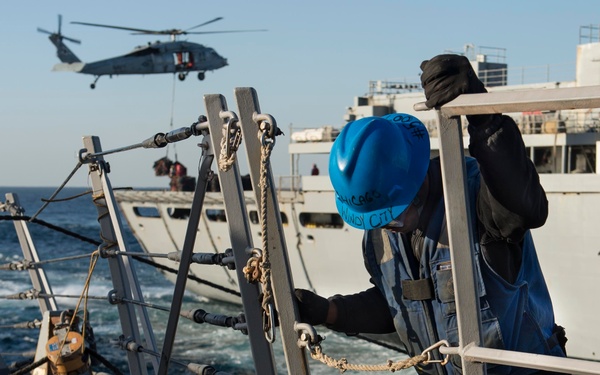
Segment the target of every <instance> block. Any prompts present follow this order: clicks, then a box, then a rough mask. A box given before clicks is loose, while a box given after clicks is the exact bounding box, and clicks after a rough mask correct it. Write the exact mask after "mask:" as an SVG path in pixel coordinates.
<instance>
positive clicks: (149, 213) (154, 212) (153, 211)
mask: <svg viewBox="0 0 600 375" xmlns="http://www.w3.org/2000/svg"><path fill="white" fill-rule="evenodd" d="M133 213H134V214H135V216H137V217H157V218H158V217H160V213H159V212H158V209H157V208H156V207H133Z"/></svg>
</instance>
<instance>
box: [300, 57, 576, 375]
mask: <svg viewBox="0 0 600 375" xmlns="http://www.w3.org/2000/svg"><path fill="white" fill-rule="evenodd" d="M421 70H422V71H423V73H422V75H421V83H422V86H423V89H424V91H425V97H426V99H427V101H426V105H427V107H429V108H435V107H439V106H442V105H444V104H445V103H448V102H450V101H451V100H453V99H454V98H456V97H457V96H458V95H461V94H469V93H484V92H487V91H486V89H485V88H484V85H483V83H482V82H481V81H480V80H479V79H478V78H477V76H476V74H475V72H474V71H473V68H472V67H471V64H470V63H469V61H468V59H466V58H465V57H464V56H459V55H439V56H436V57H434V58H432V59H431V60H427V61H424V62H423V63H422V64H421ZM467 120H468V123H469V126H468V131H469V134H470V145H469V151H470V155H471V157H468V158H466V167H467V171H466V174H467V185H468V186H467V190H468V199H469V202H470V207H469V208H468V209H469V210H470V213H471V215H470V217H471V222H470V223H469V225H470V227H471V229H472V232H473V233H474V236H473V238H474V239H473V242H474V243H473V248H474V249H475V267H476V272H475V274H476V282H477V285H478V289H479V290H478V293H479V297H480V303H479V304H480V308H481V320H482V336H483V345H484V346H485V347H489V348H498V349H506V350H516V351H524V352H529V353H538V354H548V355H555V356H561V357H563V356H565V353H566V352H565V349H564V344H565V342H566V337H565V334H564V329H563V328H562V327H560V326H558V325H556V324H555V321H554V313H553V308H552V302H551V299H550V295H549V293H548V289H547V286H546V283H545V280H544V276H543V274H542V271H541V268H540V265H539V263H538V259H537V255H536V250H535V248H534V244H533V241H532V238H531V233H530V229H532V228H536V227H539V226H541V225H543V224H544V222H545V220H546V217H547V215H548V201H547V199H546V195H545V192H544V190H543V188H542V186H541V185H540V182H539V176H538V174H537V172H536V170H535V167H534V165H533V163H532V162H531V161H530V159H529V158H528V157H527V153H526V151H525V146H524V144H523V140H522V137H521V134H520V132H519V130H518V128H517V125H516V124H515V122H514V120H512V119H511V118H510V117H508V116H505V115H501V114H494V115H473V116H467ZM429 155H430V145H429V137H428V134H427V130H426V127H425V126H424V125H423V123H422V122H421V121H419V120H418V119H417V118H415V117H413V116H411V115H408V114H391V115H387V116H383V117H367V118H362V119H359V120H356V121H353V122H350V123H348V124H347V125H346V126H345V127H344V128H343V130H342V132H341V133H340V135H339V136H338V137H337V139H336V140H335V142H334V144H333V147H332V150H331V154H330V160H329V171H330V178H331V182H332V184H333V187H334V189H335V192H336V205H337V209H338V212H339V213H340V215H341V216H342V218H343V219H344V221H345V222H346V223H348V224H349V225H351V226H353V227H356V228H359V229H364V230H365V233H364V239H363V256H364V261H365V265H366V267H367V270H368V272H369V274H370V276H371V282H372V283H373V284H374V286H373V287H372V288H370V289H368V290H366V291H362V292H359V293H357V294H353V295H345V296H342V295H335V296H332V297H330V298H328V299H326V298H324V297H321V296H318V295H316V294H314V293H312V292H310V291H307V290H304V289H296V291H295V296H296V299H297V302H298V308H299V310H300V315H301V318H302V320H303V321H305V322H307V323H310V324H313V325H318V324H325V325H327V327H329V328H331V329H333V330H336V331H340V332H345V333H392V332H396V333H397V334H398V336H399V338H400V341H401V342H402V344H403V345H404V346H405V349H406V351H407V352H408V353H409V355H411V356H414V355H418V354H421V353H422V352H423V350H424V349H426V348H428V347H429V346H431V345H433V344H435V343H436V342H438V341H439V340H448V342H449V343H450V344H451V345H452V346H457V345H458V332H457V325H456V324H457V323H456V315H455V314H456V310H455V303H454V298H455V296H454V288H453V282H452V265H451V262H450V253H449V246H448V233H447V223H446V217H445V211H444V210H445V208H444V198H443V189H442V177H441V171H440V161H439V158H433V159H430V157H429ZM486 366H487V373H488V374H529V373H534V372H536V371H537V370H535V369H523V368H516V367H509V366H501V365H493V364H487V365H486ZM417 371H418V372H419V373H421V374H455V373H461V360H460V357H458V356H451V360H450V363H448V364H446V365H445V366H442V365H439V364H429V365H425V366H424V365H421V366H418V367H417Z"/></svg>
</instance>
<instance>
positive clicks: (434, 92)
mask: <svg viewBox="0 0 600 375" xmlns="http://www.w3.org/2000/svg"><path fill="white" fill-rule="evenodd" d="M421 70H422V71H423V73H422V74H421V85H422V86H423V90H425V98H426V99H427V101H426V102H425V105H427V107H428V108H435V107H439V106H442V105H444V104H446V103H448V102H450V101H452V100H454V99H455V98H456V97H457V96H459V95H461V94H479V93H483V92H487V90H486V89H485V87H484V86H483V83H481V81H480V80H479V78H477V75H476V74H475V71H474V70H473V67H472V66H471V63H470V62H469V60H468V59H467V58H466V57H464V56H460V55H438V56H435V57H434V58H432V59H431V60H425V61H423V62H422V63H421Z"/></svg>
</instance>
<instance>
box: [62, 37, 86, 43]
mask: <svg viewBox="0 0 600 375" xmlns="http://www.w3.org/2000/svg"><path fill="white" fill-rule="evenodd" d="M60 37H61V38H63V39H66V40H68V41H69V42H73V43H77V44H81V40H79V39H73V38H69V37H68V36H64V35H61V36H60Z"/></svg>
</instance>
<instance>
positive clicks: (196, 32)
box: [185, 29, 269, 34]
mask: <svg viewBox="0 0 600 375" xmlns="http://www.w3.org/2000/svg"><path fill="white" fill-rule="evenodd" d="M255 31H269V30H267V29H256V30H223V31H190V32H187V31H186V32H185V34H224V33H251V32H255Z"/></svg>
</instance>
